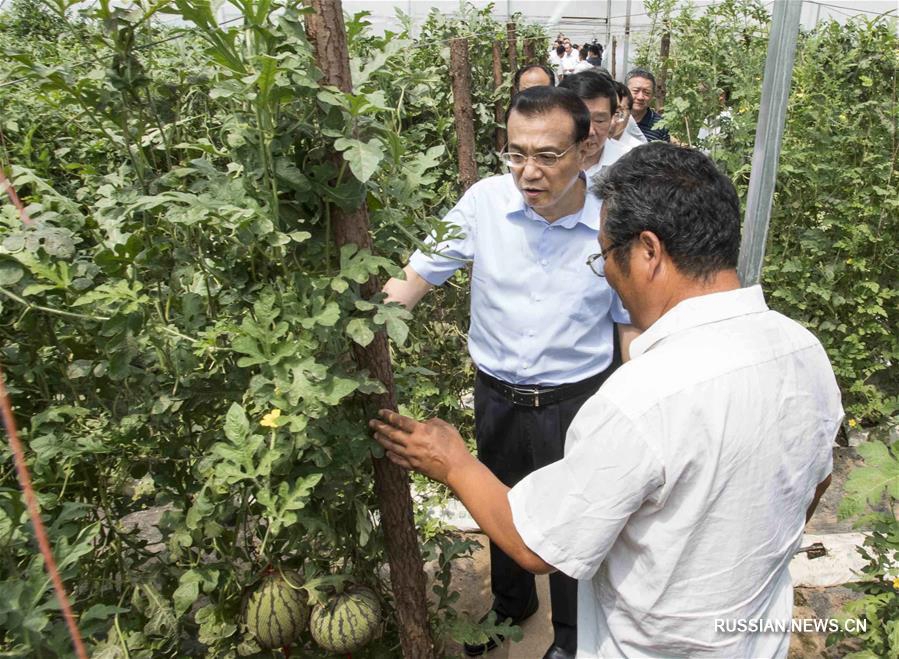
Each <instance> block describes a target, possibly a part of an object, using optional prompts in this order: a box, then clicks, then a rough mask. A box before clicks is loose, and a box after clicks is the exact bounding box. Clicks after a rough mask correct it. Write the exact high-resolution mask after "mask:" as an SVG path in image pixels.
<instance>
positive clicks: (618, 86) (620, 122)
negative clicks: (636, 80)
mask: <svg viewBox="0 0 899 659" xmlns="http://www.w3.org/2000/svg"><path fill="white" fill-rule="evenodd" d="M615 90H616V91H617V92H618V112H616V113H615V114H614V115H613V116H612V125H611V127H610V128H609V139H611V140H615V141H616V142H618V144H620V145H621V146H622V147H623V148H624V151H625V153H626V152H628V151H630V150H631V149H633V148H634V147H638V146H641V145H643V144H646V141H647V140H646V136H645V135H644V134H643V131H641V130H640V127H639V126H637V122H636V121H634V118H633V116H631V106H632V105H633V104H634V97H633V96H631V90H630V89H628V88H627V85H625V84H624V83H623V82H618V81H617V80H616V81H615Z"/></svg>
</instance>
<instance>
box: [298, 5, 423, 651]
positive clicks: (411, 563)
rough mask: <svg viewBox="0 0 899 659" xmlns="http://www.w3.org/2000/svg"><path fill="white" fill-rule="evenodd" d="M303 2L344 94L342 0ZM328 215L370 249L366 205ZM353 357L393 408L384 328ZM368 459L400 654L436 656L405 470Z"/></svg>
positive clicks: (369, 286) (370, 286) (329, 79)
mask: <svg viewBox="0 0 899 659" xmlns="http://www.w3.org/2000/svg"><path fill="white" fill-rule="evenodd" d="M308 4H309V6H310V7H312V9H313V13H311V14H308V15H307V16H306V32H307V34H308V36H309V41H310V42H311V43H312V44H313V47H314V49H315V56H316V61H317V62H318V66H319V68H320V69H321V70H322V73H323V74H324V82H325V83H326V84H329V85H334V86H335V87H338V88H339V89H340V90H341V91H343V92H345V93H347V92H351V91H352V88H353V81H352V78H351V75H350V60H349V52H348V50H347V41H346V28H345V26H344V22H343V6H342V3H341V0H308ZM333 158H334V162H335V164H337V165H338V167H339V166H340V164H341V161H342V157H341V156H340V154H338V153H335V154H334V156H333ZM332 220H333V226H334V239H335V241H336V243H337V246H338V247H342V246H343V245H347V244H350V243H353V244H356V245H358V246H359V248H360V249H369V250H370V249H371V247H372V242H371V233H370V231H369V222H368V209H367V208H366V207H365V206H364V205H363V206H361V207H360V208H357V209H356V210H353V211H349V212H347V211H343V210H341V209H339V208H337V207H335V208H334V209H333V215H332ZM380 290H381V284H380V282H379V281H378V278H377V277H374V276H373V277H372V278H371V279H369V280H368V282H366V283H365V284H362V286H361V287H360V294H361V296H362V297H363V298H366V299H367V298H370V297H371V296H373V295H375V294H376V293H378V292H379V291H380ZM353 357H354V360H355V362H356V364H357V365H358V366H359V368H360V369H362V370H367V371H368V372H369V374H370V375H371V377H374V378H377V379H378V380H380V381H381V382H382V383H383V384H384V386H385V388H386V389H387V393H384V394H380V395H373V396H370V397H368V400H367V404H369V405H370V406H371V409H372V410H373V411H374V410H376V409H379V408H389V409H394V410H395V409H396V388H395V386H394V382H393V369H392V367H391V363H390V352H389V349H388V345H387V337H386V335H385V334H384V331H383V330H382V331H380V332H378V333H377V334H375V338H374V340H373V341H372V342H371V343H370V344H369V345H368V346H366V347H365V348H363V347H361V346H359V345H354V346H353ZM373 463H374V480H375V483H374V487H375V493H376V495H377V497H378V505H379V507H380V509H381V524H382V526H383V529H384V537H385V541H386V546H387V560H388V563H389V564H390V583H391V588H392V590H393V595H394V600H395V604H396V610H397V618H398V622H399V632H400V643H401V645H402V649H403V656H404V657H405V658H406V659H435V658H436V653H435V649H434V643H433V640H432V639H431V630H430V627H429V625H428V604H427V597H426V594H425V590H426V579H425V573H424V567H423V564H422V558H421V548H420V546H419V541H418V533H417V532H416V530H415V522H414V518H413V515H412V497H411V496H410V493H409V479H408V477H407V475H406V472H405V471H403V470H402V469H400V468H399V467H398V466H396V465H395V464H393V463H392V462H390V461H389V460H387V459H386V458H373Z"/></svg>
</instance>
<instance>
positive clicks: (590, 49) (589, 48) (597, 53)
mask: <svg viewBox="0 0 899 659" xmlns="http://www.w3.org/2000/svg"><path fill="white" fill-rule="evenodd" d="M587 52H589V53H592V54H593V55H595V56H596V57H602V51H601V50H600V49H599V45H597V44H595V43H591V44H590V45H589V46H587Z"/></svg>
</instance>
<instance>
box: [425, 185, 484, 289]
mask: <svg viewBox="0 0 899 659" xmlns="http://www.w3.org/2000/svg"><path fill="white" fill-rule="evenodd" d="M472 189H473V188H472ZM474 214H475V200H474V196H473V195H472V194H471V190H469V191H468V192H466V193H465V194H464V195H463V196H462V199H460V200H459V202H458V203H457V204H456V205H455V206H454V207H453V208H452V210H451V211H450V212H449V213H447V215H446V217H444V218H443V221H444V222H445V223H446V224H447V225H448V227H447V228H448V231H449V233H450V234H451V235H452V236H454V237H452V238H449V239H447V240H443V241H441V242H439V243H438V242H437V240H436V238H435V237H434V235H433V234H432V235H430V236H428V237H427V238H426V239H425V244H426V245H427V246H428V248H429V250H428V251H427V252H425V251H422V250H420V249H418V250H415V253H414V254H412V257H411V258H410V259H409V265H411V266H412V269H413V270H415V272H417V273H418V275H419V276H420V277H421V278H422V279H424V280H425V281H426V282H428V283H429V284H431V285H433V286H441V285H442V284H443V283H444V282H445V281H446V280H447V279H449V278H450V277H451V276H452V274H453V273H454V272H455V271H456V270H458V269H459V268H461V267H462V266H464V265H466V264H467V263H469V262H471V261H472V260H473V259H474V243H475V234H474V231H475V218H474Z"/></svg>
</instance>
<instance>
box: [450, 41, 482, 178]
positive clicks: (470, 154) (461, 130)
mask: <svg viewBox="0 0 899 659" xmlns="http://www.w3.org/2000/svg"><path fill="white" fill-rule="evenodd" d="M450 78H451V79H452V83H453V119H454V121H455V124H456V140H457V142H456V144H457V146H456V153H457V155H458V158H459V180H460V181H461V183H462V188H463V189H465V190H467V189H468V188H470V187H471V186H472V185H474V184H475V183H476V182H477V180H478V162H477V160H476V159H475V155H474V154H475V141H474V109H473V108H472V106H471V64H470V62H469V59H468V39H453V40H452V41H450Z"/></svg>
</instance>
